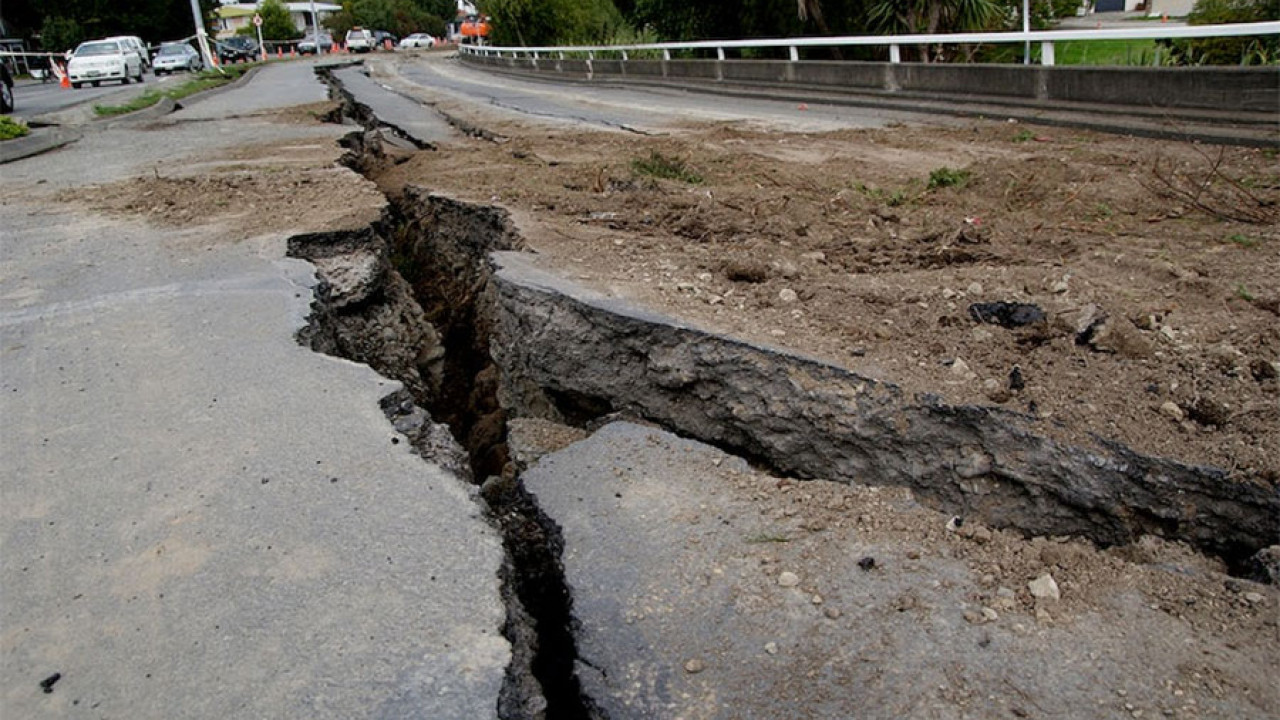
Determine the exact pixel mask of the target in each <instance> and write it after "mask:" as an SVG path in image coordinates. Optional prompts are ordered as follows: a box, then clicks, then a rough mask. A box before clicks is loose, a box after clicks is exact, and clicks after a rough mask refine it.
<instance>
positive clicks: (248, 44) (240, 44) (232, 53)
mask: <svg viewBox="0 0 1280 720" xmlns="http://www.w3.org/2000/svg"><path fill="white" fill-rule="evenodd" d="M261 59H262V54H261V53H260V52H259V50H258V41H257V40H254V39H253V38H251V37H247V36H244V35H236V36H235V37H230V38H227V39H226V40H219V41H218V62H221V63H229V62H245V61H248V62H255V61H258V60H261Z"/></svg>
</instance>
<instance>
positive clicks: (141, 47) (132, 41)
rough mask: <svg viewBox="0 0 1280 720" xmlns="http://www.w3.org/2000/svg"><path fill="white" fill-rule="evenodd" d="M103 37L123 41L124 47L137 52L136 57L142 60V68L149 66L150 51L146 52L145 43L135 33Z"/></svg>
mask: <svg viewBox="0 0 1280 720" xmlns="http://www.w3.org/2000/svg"><path fill="white" fill-rule="evenodd" d="M103 39H104V40H115V41H116V42H119V43H123V44H124V46H125V47H126V48H129V49H131V50H133V51H134V52H136V53H138V59H139V60H141V61H142V67H143V68H150V67H151V53H149V52H147V44H146V43H144V42H142V38H140V37H138V36H137V35H117V36H116V37H109V38H103Z"/></svg>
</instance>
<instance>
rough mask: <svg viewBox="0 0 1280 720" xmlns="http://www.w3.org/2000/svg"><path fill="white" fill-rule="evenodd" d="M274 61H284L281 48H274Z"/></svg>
mask: <svg viewBox="0 0 1280 720" xmlns="http://www.w3.org/2000/svg"><path fill="white" fill-rule="evenodd" d="M276 59H277V60H283V59H284V50H282V49H281V48H276Z"/></svg>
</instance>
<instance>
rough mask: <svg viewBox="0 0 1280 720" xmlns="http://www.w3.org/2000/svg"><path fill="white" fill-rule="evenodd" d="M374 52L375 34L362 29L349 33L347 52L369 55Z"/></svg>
mask: <svg viewBox="0 0 1280 720" xmlns="http://www.w3.org/2000/svg"><path fill="white" fill-rule="evenodd" d="M370 50H373V33H371V32H369V31H368V30H365V29H364V28H362V27H353V28H351V29H350V30H348V31H347V52H361V53H367V52H369V51H370Z"/></svg>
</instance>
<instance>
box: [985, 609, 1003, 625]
mask: <svg viewBox="0 0 1280 720" xmlns="http://www.w3.org/2000/svg"><path fill="white" fill-rule="evenodd" d="M982 617H983V618H984V619H985V620H986V621H987V622H995V621H996V620H999V619H1000V613H998V612H996V611H995V608H989V607H984V608H982Z"/></svg>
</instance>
